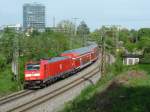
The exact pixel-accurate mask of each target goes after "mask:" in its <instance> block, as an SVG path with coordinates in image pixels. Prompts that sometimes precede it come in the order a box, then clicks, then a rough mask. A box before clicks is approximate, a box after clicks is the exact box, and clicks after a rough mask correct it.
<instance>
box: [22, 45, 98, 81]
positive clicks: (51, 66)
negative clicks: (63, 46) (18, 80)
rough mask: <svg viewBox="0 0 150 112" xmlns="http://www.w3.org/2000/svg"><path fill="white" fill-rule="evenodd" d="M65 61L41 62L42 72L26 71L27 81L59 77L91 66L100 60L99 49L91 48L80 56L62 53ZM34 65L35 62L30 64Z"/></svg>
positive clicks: (78, 54) (75, 53) (73, 53)
mask: <svg viewBox="0 0 150 112" xmlns="http://www.w3.org/2000/svg"><path fill="white" fill-rule="evenodd" d="M61 56H62V57H66V58H64V59H63V60H59V61H56V62H51V61H50V60H41V61H40V62H39V64H40V70H25V72H24V73H25V81H34V80H40V81H44V80H47V79H49V78H53V77H59V76H60V75H61V74H63V73H65V72H68V71H74V70H75V69H79V68H83V67H84V66H87V65H89V64H90V63H92V62H93V61H96V59H97V58H98V47H97V46H96V47H91V48H89V49H88V50H87V51H86V52H84V53H82V54H80V53H77V52H69V53H62V54H61ZM30 63H33V62H30ZM38 73H39V74H40V75H39V76H31V77H26V74H38Z"/></svg>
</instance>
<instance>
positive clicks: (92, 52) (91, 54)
mask: <svg viewBox="0 0 150 112" xmlns="http://www.w3.org/2000/svg"><path fill="white" fill-rule="evenodd" d="M61 56H67V57H70V58H72V59H73V60H74V63H75V66H76V69H78V68H80V69H81V68H83V67H85V66H87V65H89V64H91V63H92V62H94V61H96V60H97V58H98V46H97V45H96V44H94V45H91V46H88V47H83V48H79V49H74V50H68V51H65V52H64V53H62V54H61Z"/></svg>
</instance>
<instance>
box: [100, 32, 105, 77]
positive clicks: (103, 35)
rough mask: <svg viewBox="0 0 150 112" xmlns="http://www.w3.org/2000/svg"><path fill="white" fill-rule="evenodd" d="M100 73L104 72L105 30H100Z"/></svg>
mask: <svg viewBox="0 0 150 112" xmlns="http://www.w3.org/2000/svg"><path fill="white" fill-rule="evenodd" d="M101 41H102V43H101V44H102V45H101V59H102V60H101V67H100V69H101V75H102V76H104V74H105V61H106V55H105V30H104V31H102V32H101Z"/></svg>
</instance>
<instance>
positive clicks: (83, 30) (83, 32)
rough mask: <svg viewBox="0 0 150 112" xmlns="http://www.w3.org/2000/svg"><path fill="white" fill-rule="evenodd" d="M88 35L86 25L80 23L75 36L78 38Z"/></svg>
mask: <svg viewBox="0 0 150 112" xmlns="http://www.w3.org/2000/svg"><path fill="white" fill-rule="evenodd" d="M89 33H90V29H89V27H88V26H87V24H86V23H85V22H84V21H82V22H81V23H80V25H79V26H78V27H77V34H78V35H79V36H83V35H88V34H89Z"/></svg>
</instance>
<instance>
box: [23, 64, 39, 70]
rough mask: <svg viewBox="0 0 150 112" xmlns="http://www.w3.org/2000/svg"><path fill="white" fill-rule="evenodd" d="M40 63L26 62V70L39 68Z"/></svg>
mask: <svg viewBox="0 0 150 112" xmlns="http://www.w3.org/2000/svg"><path fill="white" fill-rule="evenodd" d="M39 69H40V65H39V64H28V65H27V67H26V70H39Z"/></svg>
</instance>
